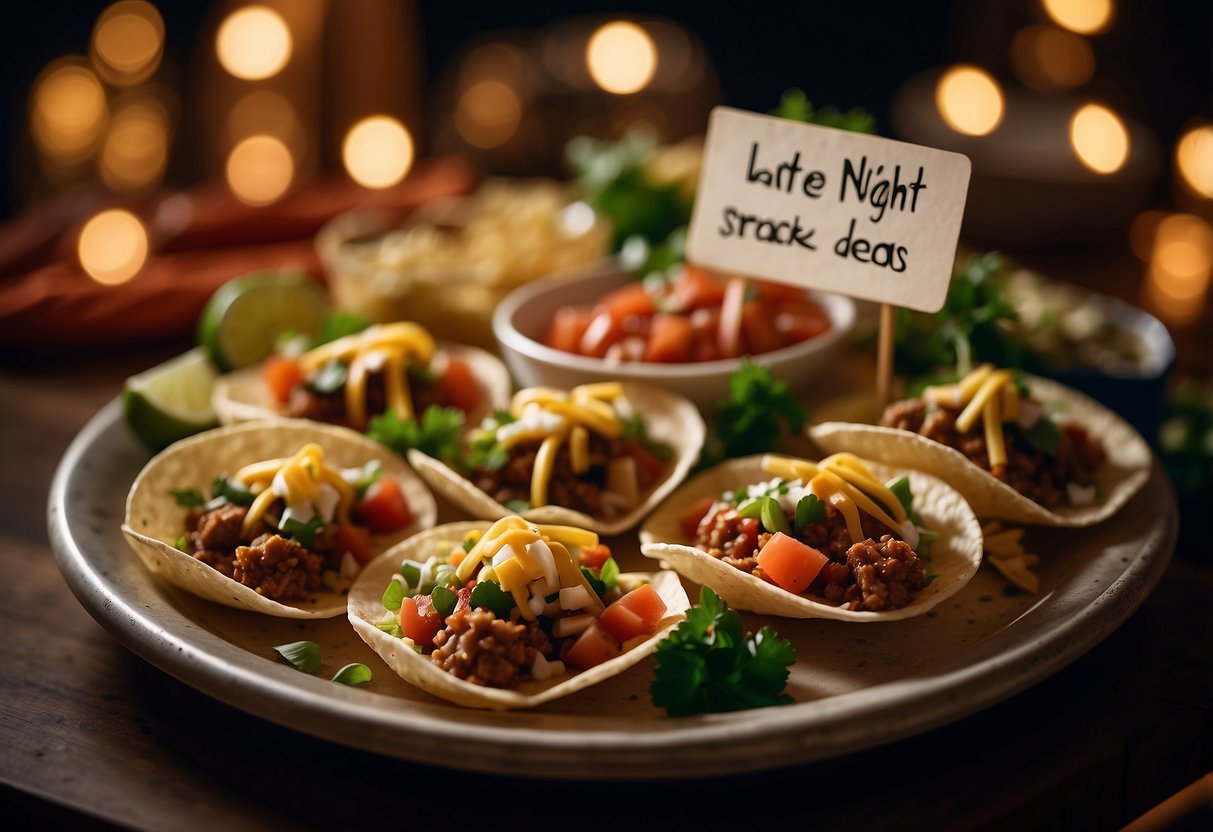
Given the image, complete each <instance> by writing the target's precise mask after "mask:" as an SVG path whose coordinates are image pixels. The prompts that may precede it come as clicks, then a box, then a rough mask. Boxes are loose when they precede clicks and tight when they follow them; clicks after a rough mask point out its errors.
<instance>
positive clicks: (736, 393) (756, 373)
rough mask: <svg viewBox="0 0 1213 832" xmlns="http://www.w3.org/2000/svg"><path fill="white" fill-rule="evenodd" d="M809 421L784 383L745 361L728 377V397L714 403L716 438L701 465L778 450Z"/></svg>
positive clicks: (766, 371)
mask: <svg viewBox="0 0 1213 832" xmlns="http://www.w3.org/2000/svg"><path fill="white" fill-rule="evenodd" d="M808 420H809V412H808V411H807V410H806V409H805V408H804V406H803V405H802V404H801V402H800V400H799V399H798V398H797V397H796V396H794V395H793V394H792V393H791V392H789V390H788V385H787V382H785V381H782V380H779V379H776V378H774V377H773V376H772V375H771V373H770V371H768V370H767V369H766V368H765V367H761V366H759V365H757V364H754V363H753V362H752V361H750V359H748V358H745V359H743V360H742V363H741V367H739V368H738V369H737V370H736V371H735V372H734V373H733V375H732V376H730V378H729V395H728V397H727V398H725V399H722V400H721V401H719V402H717V405H716V424H715V436H714V437H712V440H711V443H712V444H711V447H710V448H709V449H708V451H707V452H705V454H704V457H705V459H704V460H701V464H702V463H707V464H714V463H715V462H718V461H720V460H721V459H728V458H731V457H738V456H749V455H750V454H759V453H764V452H766V451H778V450H780V448H781V447H782V445H783V443H784V441H785V440H786V439H787V437H789V436H791V435H794V434H799V433H800V432H801V431H802V430H804V426H805V423H806V422H808Z"/></svg>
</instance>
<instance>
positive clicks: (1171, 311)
mask: <svg viewBox="0 0 1213 832" xmlns="http://www.w3.org/2000/svg"><path fill="white" fill-rule="evenodd" d="M1211 273H1213V228H1210V226H1209V224H1208V223H1206V222H1205V221H1204V220H1202V219H1201V218H1200V217H1196V216H1193V215H1191V214H1172V215H1170V216H1168V217H1166V218H1164V219H1163V220H1162V221H1161V222H1160V223H1159V224H1158V229H1157V231H1156V233H1155V236H1154V251H1153V254H1152V255H1151V257H1150V266H1149V271H1148V273H1147V277H1146V294H1147V297H1148V298H1149V300H1150V301H1151V302H1152V305H1153V306H1154V307H1155V308H1157V309H1158V311H1159V313H1160V314H1161V315H1162V317H1164V318H1165V319H1166V320H1167V322H1168V323H1171V324H1175V325H1182V324H1187V323H1191V322H1192V321H1195V320H1197V319H1199V318H1200V316H1201V315H1202V314H1203V312H1204V304H1205V303H1206V297H1207V294H1208V291H1209V279H1210V274H1211Z"/></svg>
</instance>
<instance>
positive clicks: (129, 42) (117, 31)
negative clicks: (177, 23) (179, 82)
mask: <svg viewBox="0 0 1213 832" xmlns="http://www.w3.org/2000/svg"><path fill="white" fill-rule="evenodd" d="M90 52H91V55H92V59H93V66H94V67H96V69H97V71H98V72H99V73H100V74H101V75H102V77H104V78H105V80H107V81H109V82H110V83H112V84H117V85H119V86H130V85H132V84H137V83H139V82H141V81H145V80H147V79H148V78H149V77H151V75H152V73H154V72H155V71H156V68H157V67H158V66H159V65H160V58H161V55H162V54H163V52H164V19H163V18H162V17H161V16H160V12H158V11H157V10H156V7H155V6H153V5H152V4H151V3H147V2H144V0H122V2H119V3H114V4H113V5H112V6H110V7H109V8H107V9H106V10H105V11H103V12H102V13H101V15H100V16H99V17H98V18H97V23H96V24H95V25H94V26H93V37H92V44H91V47H90Z"/></svg>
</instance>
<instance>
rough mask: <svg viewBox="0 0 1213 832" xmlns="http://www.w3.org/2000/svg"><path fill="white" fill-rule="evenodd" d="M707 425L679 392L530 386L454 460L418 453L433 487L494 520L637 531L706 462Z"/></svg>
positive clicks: (416, 460)
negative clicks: (511, 517)
mask: <svg viewBox="0 0 1213 832" xmlns="http://www.w3.org/2000/svg"><path fill="white" fill-rule="evenodd" d="M703 437H704V425H703V419H702V417H701V416H700V415H699V413H698V411H697V410H696V409H695V406H694V405H693V404H691V403H690V402H689V401H688V400H686V399H684V398H683V397H681V396H678V395H676V394H673V393H669V392H667V391H664V390H659V389H656V388H651V387H646V386H644V385H636V384H630V383H627V384H623V383H619V382H600V383H595V384H584V385H581V386H579V387H574V388H573V389H572V390H567V391H565V390H557V389H555V388H550V387H531V388H526V389H523V390H519V391H518V392H517V393H515V394H514V396H513V399H512V401H511V402H510V407H509V409H508V410H503V411H498V412H497V413H495V414H494V415H493V416H491V417H489V418H487V419H485V420H484V421H483V422H482V423H481V425H480V427H479V428H478V429H476V430H473V431H471V432H470V433H469V434H468V436H467V441H466V444H465V445H464V447H463V448H462V450H461V451H460V453H459V454H457V455H456V457H455V458H452V459H448V460H441V461H440V460H435V459H432V458H430V457H428V456H426V455H424V454H420V453H416V452H412V451H411V452H410V453H409V461H410V462H412V464H413V466H414V467H415V468H416V469H417V470H418V472H419V473H420V474H421V475H422V476H423V477H424V478H425V479H426V481H427V482H429V483H430V485H431V487H433V488H435V489H436V490H439V491H441V492H442V493H444V494H445V495H446V496H448V497H450V498H451V499H452V500H454V501H455V502H457V503H459V504H460V505H461V506H462V507H463V508H465V509H466V510H468V511H470V512H471V513H473V514H475V515H477V516H479V517H481V518H483V519H486V520H491V519H496V518H498V517H502V516H505V515H508V514H521V515H523V516H524V517H526V518H527V519H529V520H532V521H534V522H561V523H567V524H572V525H581V526H585V527H587V528H592V529H595V530H597V531H600V532H602V533H606V534H610V533H616V532H620V531H623V530H625V529H627V528H630V527H631V526H632V525H634V524H635V523H636V522H639V520H640V518H641V517H642V516H643V515H644V514H645V513H647V511H648V510H649V509H650V508H652V507H653V506H654V505H656V502H657V501H658V500H660V499H661V497H662V496H664V495H665V494H667V493H669V491H670V490H672V489H673V488H674V487H675V486H676V485H677V483H678V481H679V480H681V478H682V477H683V476H685V474H686V472H687V471H688V470H689V469H690V466H691V465H692V464H693V463H694V461H695V458H696V457H697V456H698V453H699V449H700V447H701V446H702V444H703Z"/></svg>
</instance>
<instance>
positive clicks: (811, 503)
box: [795, 494, 826, 532]
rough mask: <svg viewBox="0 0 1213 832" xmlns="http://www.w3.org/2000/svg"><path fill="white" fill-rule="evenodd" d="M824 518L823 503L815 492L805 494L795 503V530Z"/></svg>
mask: <svg viewBox="0 0 1213 832" xmlns="http://www.w3.org/2000/svg"><path fill="white" fill-rule="evenodd" d="M825 519H826V507H825V503H823V502H822V501H821V498H819V497H818V496H817V495H816V494H805V495H804V496H803V497H801V498H800V502H798V503H797V504H796V518H795V523H796V531H798V532H799V531H800V530H801V529H803V528H804V527H805V526H811V525H813V524H814V523H821V522H822V521H824V520H825Z"/></svg>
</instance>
